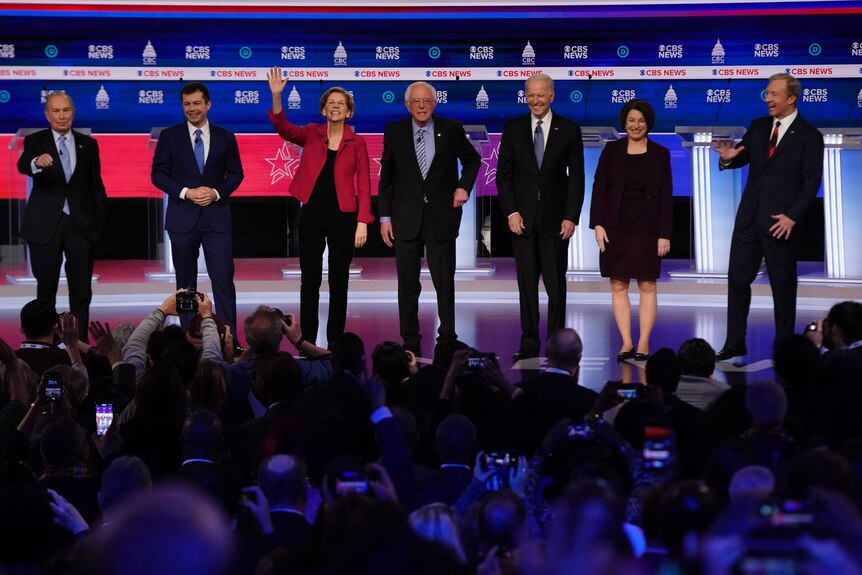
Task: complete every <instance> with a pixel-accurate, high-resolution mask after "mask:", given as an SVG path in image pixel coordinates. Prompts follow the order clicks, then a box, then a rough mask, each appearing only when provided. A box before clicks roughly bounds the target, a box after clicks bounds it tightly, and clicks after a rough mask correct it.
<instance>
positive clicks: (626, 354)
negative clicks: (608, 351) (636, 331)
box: [617, 348, 635, 363]
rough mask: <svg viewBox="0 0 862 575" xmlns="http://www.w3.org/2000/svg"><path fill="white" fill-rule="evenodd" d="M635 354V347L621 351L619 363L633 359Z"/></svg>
mask: <svg viewBox="0 0 862 575" xmlns="http://www.w3.org/2000/svg"><path fill="white" fill-rule="evenodd" d="M634 356H635V348H631V349H630V350H628V351H621V352H619V353H618V354H617V363H622V362H624V361H625V360H627V359H632V358H633V357H634Z"/></svg>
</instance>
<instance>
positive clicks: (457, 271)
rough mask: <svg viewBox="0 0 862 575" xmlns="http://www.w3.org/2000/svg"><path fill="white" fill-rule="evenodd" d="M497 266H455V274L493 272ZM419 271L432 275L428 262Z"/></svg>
mask: <svg viewBox="0 0 862 575" xmlns="http://www.w3.org/2000/svg"><path fill="white" fill-rule="evenodd" d="M496 269H497V268H496V267H495V266H493V265H491V264H480V265H477V266H472V267H463V268H455V275H456V276H460V275H472V274H488V275H490V274H492V273H494V272H495V271H496ZM419 273H422V274H426V275H431V270H429V269H428V265H427V264H424V263H423V264H422V268H421V269H420V270H419Z"/></svg>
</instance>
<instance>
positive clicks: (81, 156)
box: [69, 132, 88, 182]
mask: <svg viewBox="0 0 862 575" xmlns="http://www.w3.org/2000/svg"><path fill="white" fill-rule="evenodd" d="M72 137H73V138H74V140H73V142H74V143H73V144H72V145H74V146H75V169H74V170H72V177H71V178H69V182H71V181H72V180H74V179H75V177H76V176H77V175H78V170H79V169H80V168H81V166H84V165H86V164H85V163H84V162H86V161H87V152H88V150H86V149H85V148H84V138H83V137H82V136H81V135H80V134H78V133H77V132H75V133H74V134H73V136H72Z"/></svg>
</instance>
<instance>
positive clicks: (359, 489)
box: [335, 471, 368, 495]
mask: <svg viewBox="0 0 862 575" xmlns="http://www.w3.org/2000/svg"><path fill="white" fill-rule="evenodd" d="M367 491H368V478H367V477H365V474H364V473H362V472H361V471H345V472H343V473H341V474H340V475H339V476H338V477H336V478H335V493H336V495H346V494H348V493H365V492H367Z"/></svg>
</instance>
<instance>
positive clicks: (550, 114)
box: [530, 110, 554, 131]
mask: <svg viewBox="0 0 862 575" xmlns="http://www.w3.org/2000/svg"><path fill="white" fill-rule="evenodd" d="M553 118H554V113H553V112H552V111H551V110H548V113H547V114H545V117H544V118H542V127H543V128H544V127H545V126H550V125H551V120H552V119H553ZM538 121H539V118H537V117H535V116H534V115H533V114H532V112H531V113H530V125H531V126H533V131H535V130H536V123H537V122H538Z"/></svg>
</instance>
